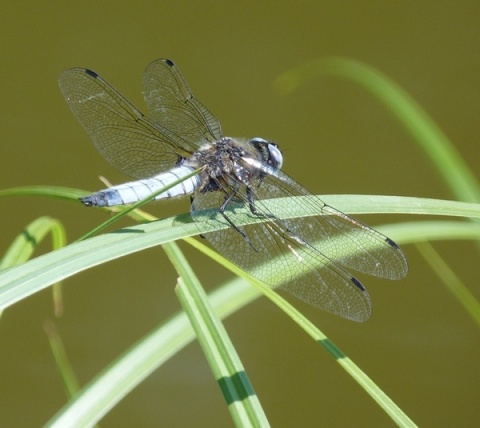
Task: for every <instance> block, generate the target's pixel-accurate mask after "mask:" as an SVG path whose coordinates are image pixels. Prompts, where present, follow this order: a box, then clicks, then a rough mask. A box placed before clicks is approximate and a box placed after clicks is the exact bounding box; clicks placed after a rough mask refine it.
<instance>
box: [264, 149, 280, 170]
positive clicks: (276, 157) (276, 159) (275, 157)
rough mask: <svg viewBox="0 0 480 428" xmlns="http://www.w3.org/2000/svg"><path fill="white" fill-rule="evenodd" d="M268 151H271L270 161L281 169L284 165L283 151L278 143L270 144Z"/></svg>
mask: <svg viewBox="0 0 480 428" xmlns="http://www.w3.org/2000/svg"><path fill="white" fill-rule="evenodd" d="M267 147H268V151H269V153H270V159H269V163H270V165H272V166H274V167H275V168H278V169H280V168H281V167H282V165H283V156H282V152H281V151H280V149H279V148H278V146H277V145H276V144H271V143H270V144H268V146H267Z"/></svg>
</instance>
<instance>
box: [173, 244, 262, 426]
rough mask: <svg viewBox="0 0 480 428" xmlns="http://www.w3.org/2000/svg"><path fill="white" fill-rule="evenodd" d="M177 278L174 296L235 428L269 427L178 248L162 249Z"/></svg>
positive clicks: (244, 375) (248, 382)
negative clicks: (186, 318)
mask: <svg viewBox="0 0 480 428" xmlns="http://www.w3.org/2000/svg"><path fill="white" fill-rule="evenodd" d="M164 249H165V251H166V252H167V254H168V256H169V258H170V260H172V261H173V263H174V265H175V267H176V269H177V272H178V274H179V275H180V278H179V281H178V285H177V287H176V293H177V296H178V298H179V300H180V302H181V304H182V307H183V309H184V310H185V312H186V314H187V316H188V317H189V319H190V322H191V323H192V326H193V328H194V330H195V333H196V336H197V339H198V341H199V343H200V345H201V347H202V349H203V352H204V354H205V356H206V358H207V361H208V363H209V365H210V367H211V369H212V372H213V374H214V376H215V379H216V380H217V383H218V385H219V387H220V390H221V391H222V394H223V396H224V399H225V401H226V403H227V405H228V408H229V411H230V414H231V416H232V419H233V421H234V423H235V425H236V426H238V427H257V426H269V424H268V421H267V419H266V416H265V413H264V412H263V409H262V407H261V405H260V402H259V400H258V398H257V396H256V394H255V392H254V390H253V387H252V385H251V383H250V381H249V379H248V376H247V374H246V372H245V369H244V367H243V365H242V363H241V361H240V358H239V356H238V354H237V352H236V351H235V348H234V346H233V344H232V342H231V341H230V339H229V337H228V334H227V332H226V330H225V328H224V327H223V325H222V323H221V321H220V320H219V319H218V317H217V315H216V314H215V312H214V311H213V309H212V307H211V305H210V303H209V300H208V298H207V295H206V294H205V292H204V290H203V288H202V286H201V285H200V283H199V281H198V279H197V278H196V276H195V274H194V273H193V271H192V270H191V268H190V266H189V265H188V263H187V261H186V260H185V258H184V256H183V254H181V252H180V250H179V248H178V246H176V245H173V244H171V243H170V244H167V245H165V246H164Z"/></svg>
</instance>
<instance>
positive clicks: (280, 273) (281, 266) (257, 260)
mask: <svg viewBox="0 0 480 428" xmlns="http://www.w3.org/2000/svg"><path fill="white" fill-rule="evenodd" d="M266 169H267V170H269V171H270V172H272V173H273V175H269V176H266V177H265V178H264V179H263V181H262V183H261V185H260V186H259V187H258V188H257V189H256V190H255V195H254V198H255V206H256V208H257V210H258V211H259V212H260V213H262V214H263V215H264V216H265V217H267V218H268V220H267V221H266V222H263V223H256V224H251V225H247V226H242V227H239V228H238V229H240V230H241V231H242V233H243V234H244V235H245V236H247V237H248V241H247V239H245V238H244V236H242V234H241V233H240V232H239V231H238V230H235V229H234V228H232V227H230V228H228V229H224V230H221V231H218V232H212V233H209V234H206V238H207V239H208V240H209V241H210V242H211V243H212V245H213V246H214V247H215V248H216V249H217V250H218V251H219V253H220V254H222V255H224V256H225V257H227V258H229V259H230V260H232V261H233V262H234V263H235V264H237V265H238V266H240V267H241V268H242V269H244V270H246V271H248V272H249V273H251V274H252V275H253V276H255V277H257V278H258V279H260V280H262V281H264V282H266V283H267V284H269V285H271V286H273V287H280V288H282V289H284V290H287V291H288V292H290V293H291V294H293V295H294V296H295V297H298V298H300V299H302V300H304V301H306V302H308V303H310V304H312V305H313V306H316V307H319V308H321V309H323V310H326V311H328V312H332V313H334V314H337V315H340V316H342V317H344V318H348V319H352V320H355V321H365V320H366V319H368V318H369V316H370V314H371V303H370V297H369V296H368V293H367V292H366V290H365V288H364V287H363V285H362V284H361V283H360V281H358V280H357V279H355V278H354V277H352V275H350V274H349V273H348V272H347V271H346V270H345V269H344V268H343V267H342V265H343V266H347V267H351V268H354V269H356V270H359V271H362V272H366V273H368V274H371V275H376V276H381V277H386V278H401V277H403V276H404V275H405V274H406V272H407V264H406V260H405V256H404V255H403V253H402V251H401V250H400V249H399V248H398V247H397V246H396V245H395V244H394V243H393V241H391V240H389V239H388V238H386V237H385V236H384V235H382V234H380V233H379V232H377V231H375V230H373V229H371V228H369V227H368V226H365V225H363V224H362V223H360V222H358V221H356V220H354V219H352V218H350V217H349V216H347V215H345V214H343V213H341V212H339V211H336V210H334V209H333V208H331V207H329V206H328V205H326V204H324V203H323V202H322V201H321V200H320V199H319V198H317V197H316V196H313V195H311V194H310V193H308V191H307V190H306V189H304V188H303V187H301V186H300V185H298V184H297V183H296V182H294V181H293V180H292V179H291V178H290V177H288V176H287V175H285V174H283V173H282V172H280V171H278V170H273V168H269V167H266ZM290 195H299V196H300V195H301V196H303V197H302V198H299V199H298V200H295V201H294V202H291V204H295V205H294V207H298V204H301V205H302V207H304V208H305V209H308V210H309V211H310V212H311V213H313V214H312V215H311V216H309V217H303V218H294V217H293V216H294V215H295V212H294V211H296V209H295V210H294V209H293V208H292V205H291V204H290V205H289V204H282V206H283V208H281V209H280V211H276V212H275V213H273V212H272V210H271V204H270V203H271V201H268V198H279V197H285V196H290ZM238 196H239V197H240V199H241V200H242V202H239V203H238V204H236V205H235V204H230V205H229V209H228V212H227V215H228V216H229V218H230V220H232V221H233V222H234V223H235V220H237V221H238V219H239V218H240V216H246V217H247V218H250V219H252V218H254V217H255V216H254V215H253V214H251V212H250V211H249V210H248V208H245V195H242V194H238ZM223 201H224V194H223V193H222V192H208V193H205V194H200V195H198V196H197V197H196V198H195V199H194V202H193V205H192V216H193V218H194V219H195V220H197V221H201V222H205V221H208V222H215V223H218V222H219V221H220V222H222V223H225V220H224V219H223V218H222V216H221V215H220V214H219V213H218V212H217V213H216V214H213V213H214V212H215V210H214V208H218V207H219V206H220V205H221V204H222V202H223ZM205 210H210V211H205ZM217 211H218V210H217ZM274 214H275V215H274ZM278 218H282V220H279V219H278ZM283 218H284V219H283Z"/></svg>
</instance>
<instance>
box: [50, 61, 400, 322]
mask: <svg viewBox="0 0 480 428" xmlns="http://www.w3.org/2000/svg"><path fill="white" fill-rule="evenodd" d="M143 84H144V99H145V102H146V104H147V107H148V110H149V112H150V115H149V116H146V115H144V114H143V113H141V111H140V110H138V109H137V108H136V107H135V106H134V105H133V104H132V103H130V102H129V101H128V100H127V99H126V98H125V97H124V96H123V95H122V94H121V93H120V92H119V91H117V90H116V89H115V88H114V87H113V86H111V85H110V84H109V83H107V82H106V81H105V80H104V79H103V78H102V77H100V76H99V75H98V74H97V73H95V72H94V71H92V70H90V69H86V68H72V69H68V70H65V71H64V72H63V73H62V74H61V75H60V78H59V85H60V89H61V91H62V93H63V95H64V97H65V99H66V101H67V103H68V105H69V106H70V108H71V110H72V111H73V113H74V115H75V116H76V117H77V119H78V121H79V122H80V124H81V125H82V126H83V128H84V129H85V130H86V132H87V134H88V135H89V136H90V138H91V139H92V140H93V143H94V145H95V147H96V148H97V150H98V151H99V152H100V153H101V155H102V156H103V157H104V158H105V159H106V160H107V161H108V162H109V163H110V164H111V165H113V166H114V167H116V168H117V169H119V170H120V171H121V172H123V173H125V174H126V175H129V176H131V177H133V178H134V179H135V180H136V181H131V182H128V183H125V184H120V185H116V186H113V187H110V188H108V189H104V190H101V191H98V192H96V193H93V194H91V195H89V196H85V197H82V198H80V200H81V202H83V204H84V205H86V206H88V207H112V206H116V205H123V204H131V203H134V202H137V201H139V200H142V199H143V198H146V197H148V196H149V195H151V194H153V193H155V192H157V191H159V190H161V189H163V188H164V187H165V186H167V185H171V184H174V183H175V184H174V185H173V187H171V188H170V190H168V191H165V192H163V193H160V194H158V195H157V196H155V197H154V199H166V198H172V197H177V196H182V195H190V198H191V210H190V213H191V217H192V218H193V221H194V223H196V224H198V226H199V227H201V226H202V225H203V226H205V225H206V224H207V223H212V224H213V223H216V224H217V225H218V222H219V221H220V222H223V224H225V225H227V226H228V227H226V228H223V229H221V230H216V231H213V232H208V233H203V234H202V236H203V237H205V238H206V239H207V240H208V241H209V242H210V244H211V245H212V246H213V247H214V248H215V249H216V250H217V251H218V252H219V253H220V254H222V255H223V256H225V257H226V258H228V259H230V260H231V261H232V262H233V263H234V264H236V265H237V266H239V267H240V268H241V269H243V270H244V271H246V272H248V273H250V274H251V275H253V276H254V277H256V278H257V279H259V280H261V281H262V282H264V283H266V284H267V285H269V286H270V287H272V288H274V289H277V288H278V289H281V290H286V291H287V292H289V293H291V294H292V295H293V296H295V297H297V298H299V299H301V300H303V301H305V302H307V303H309V304H311V305H313V306H315V307H318V308H320V309H322V310H325V311H327V312H330V313H333V314H335V315H339V316H341V317H344V318H347V319H350V320H354V321H359V322H361V321H366V320H367V319H368V318H369V317H370V316H371V312H372V303H371V299H370V296H369V294H368V292H367V290H366V289H365V287H364V286H363V284H362V283H361V282H360V280H358V279H357V278H356V277H355V276H353V275H352V274H351V273H350V272H349V270H348V269H353V270H356V271H358V272H362V273H365V274H369V275H373V276H376V277H380V278H386V279H401V278H403V277H405V275H406V274H407V271H408V265H407V260H406V257H405V255H404V253H403V252H402V250H401V249H400V248H399V246H398V245H397V244H396V243H395V242H394V241H393V240H391V239H390V238H388V237H386V236H385V235H383V234H381V233H380V232H378V231H376V230H374V229H372V228H370V227H369V226H367V225H365V224H363V223H361V222H360V221H358V220H356V219H354V218H352V217H350V216H348V215H347V214H344V213H342V212H341V211H338V210H336V209H335V208H333V207H331V206H329V205H327V204H326V203H325V202H323V201H322V200H321V199H320V198H319V197H318V196H315V195H313V194H311V193H310V192H309V191H308V190H307V189H306V188H305V187H303V186H302V185H301V184H299V183H298V182H297V181H295V180H294V179H293V178H291V177H290V176H288V175H287V174H286V173H284V172H283V171H282V170H281V167H282V165H283V155H282V152H281V150H280V148H279V146H278V145H277V144H276V143H274V142H273V141H270V140H266V139H264V138H260V137H255V138H252V139H241V138H232V137H226V136H224V135H223V133H222V129H221V126H220V122H219V121H218V120H217V118H216V117H215V116H214V115H213V114H212V113H211V112H210V110H208V109H207V108H206V107H205V106H204V105H203V104H202V103H201V102H200V101H198V100H197V99H196V98H195V97H194V96H193V94H192V91H191V90H190V88H189V86H188V85H187V83H186V81H185V79H184V78H183V76H182V74H181V73H180V71H179V69H178V67H177V66H176V65H175V64H174V62H173V61H171V60H169V59H158V60H155V61H153V62H152V63H150V64H149V65H148V66H147V68H146V69H145V72H144V80H143ZM197 170H199V172H198V173H197V174H196V175H193V176H191V175H192V172H195V171H197ZM189 175H190V176H191V177H188V176H189ZM185 177H187V178H186V179H185V180H183V181H182V182H181V183H178V180H179V179H182V178H185ZM291 197H296V198H295V199H287V201H290V202H289V203H286V204H285V203H284V204H279V203H278V204H275V202H279V201H284V200H285V199H281V198H291ZM275 207H276V208H275ZM298 209H302V210H305V211H306V212H308V214H307V215H305V216H302V217H298V214H297V213H298ZM245 219H247V220H248V219H249V220H250V222H248V221H247V222H245V221H243V220H245ZM240 220H242V221H240ZM246 223H247V224H246Z"/></svg>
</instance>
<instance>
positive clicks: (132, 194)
mask: <svg viewBox="0 0 480 428" xmlns="http://www.w3.org/2000/svg"><path fill="white" fill-rule="evenodd" d="M193 171H194V169H193V168H191V167H189V166H186V165H182V166H178V167H176V168H172V169H171V170H170V171H167V172H164V173H162V174H159V175H156V176H154V177H151V178H146V179H144V180H138V181H132V182H129V183H124V184H120V185H118V186H113V187H110V188H109V189H105V190H101V191H99V192H96V193H93V194H92V195H89V196H85V197H83V198H80V201H82V202H83V203H84V204H85V205H86V206H87V207H94V206H96V207H113V206H115V205H125V204H131V203H135V202H138V201H140V200H142V199H144V198H146V197H148V195H151V194H152V193H154V192H156V191H158V190H160V189H161V188H163V187H165V186H168V185H169V184H171V183H173V182H174V181H177V180H178V179H180V178H182V177H185V176H186V175H188V174H191V173H192V172H193ZM199 184H200V180H199V178H198V175H194V176H193V177H190V178H188V179H186V180H185V181H182V182H181V183H179V184H177V185H175V186H173V187H172V188H171V189H169V190H167V191H166V192H163V193H160V194H159V195H157V196H156V197H155V198H154V199H166V198H173V197H174V196H181V195H188V194H190V193H192V192H193V191H194V190H195V189H196V188H197V187H198V186H199Z"/></svg>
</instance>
